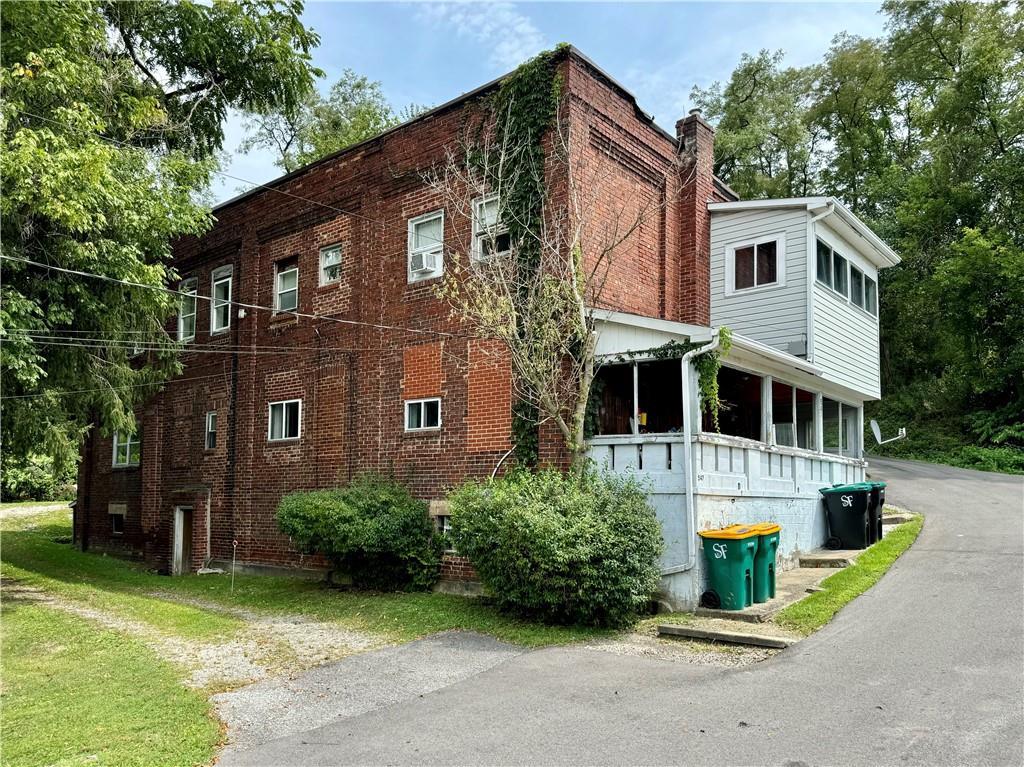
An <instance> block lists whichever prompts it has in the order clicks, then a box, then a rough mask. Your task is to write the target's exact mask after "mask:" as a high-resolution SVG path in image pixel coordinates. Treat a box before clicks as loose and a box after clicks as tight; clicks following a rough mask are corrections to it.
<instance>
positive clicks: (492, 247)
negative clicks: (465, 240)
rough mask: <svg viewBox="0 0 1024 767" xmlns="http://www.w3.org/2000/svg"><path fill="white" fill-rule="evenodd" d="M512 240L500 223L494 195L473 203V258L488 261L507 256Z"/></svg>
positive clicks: (496, 198) (506, 228)
mask: <svg viewBox="0 0 1024 767" xmlns="http://www.w3.org/2000/svg"><path fill="white" fill-rule="evenodd" d="M511 250H512V238H511V236H510V235H509V233H508V227H507V226H506V225H505V224H503V223H502V221H501V209H500V206H499V204H498V196H497V195H496V194H492V195H488V196H487V197H481V198H480V199H478V200H474V201H473V258H474V259H475V260H477V261H490V260H491V259H494V258H499V257H501V256H505V255H508V254H509V253H510V252H511Z"/></svg>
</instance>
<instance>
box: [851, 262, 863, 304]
mask: <svg viewBox="0 0 1024 767" xmlns="http://www.w3.org/2000/svg"><path fill="white" fill-rule="evenodd" d="M850 300H851V301H853V303H854V305H855V306H859V307H861V308H862V309H863V308H864V274H863V273H862V272H861V270H860V269H858V268H857V267H855V266H851V267H850Z"/></svg>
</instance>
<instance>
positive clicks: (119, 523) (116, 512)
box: [107, 503, 128, 535]
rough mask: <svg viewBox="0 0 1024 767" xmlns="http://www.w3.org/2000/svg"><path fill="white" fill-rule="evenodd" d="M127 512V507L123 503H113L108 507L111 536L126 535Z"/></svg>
mask: <svg viewBox="0 0 1024 767" xmlns="http://www.w3.org/2000/svg"><path fill="white" fill-rule="evenodd" d="M127 510H128V507H127V505H125V504H123V503H111V504H109V505H108V506H107V514H108V516H109V517H110V534H111V535H124V518H125V512H126V511H127Z"/></svg>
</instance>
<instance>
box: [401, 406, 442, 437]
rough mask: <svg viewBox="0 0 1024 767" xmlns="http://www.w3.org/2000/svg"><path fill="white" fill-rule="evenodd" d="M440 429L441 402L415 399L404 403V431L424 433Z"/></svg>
mask: <svg viewBox="0 0 1024 767" xmlns="http://www.w3.org/2000/svg"><path fill="white" fill-rule="evenodd" d="M440 428H441V400H440V399H438V398H434V399H416V400H408V401H406V403H405V430H406V431H425V430H427V429H440Z"/></svg>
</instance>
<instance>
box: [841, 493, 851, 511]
mask: <svg viewBox="0 0 1024 767" xmlns="http://www.w3.org/2000/svg"><path fill="white" fill-rule="evenodd" d="M839 500H841V501H842V502H843V508H847V507H849V506H853V496H852V495H841V496H839Z"/></svg>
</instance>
